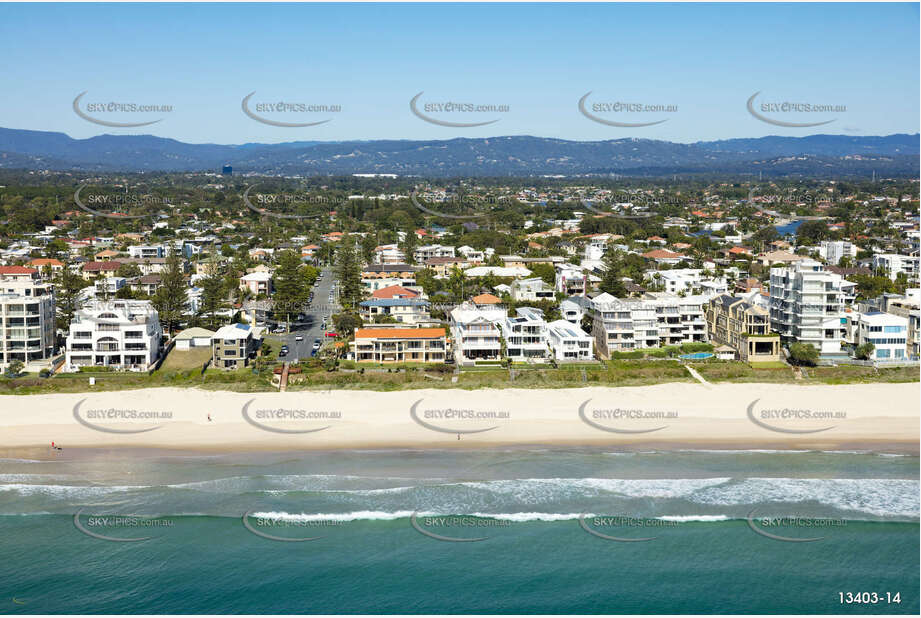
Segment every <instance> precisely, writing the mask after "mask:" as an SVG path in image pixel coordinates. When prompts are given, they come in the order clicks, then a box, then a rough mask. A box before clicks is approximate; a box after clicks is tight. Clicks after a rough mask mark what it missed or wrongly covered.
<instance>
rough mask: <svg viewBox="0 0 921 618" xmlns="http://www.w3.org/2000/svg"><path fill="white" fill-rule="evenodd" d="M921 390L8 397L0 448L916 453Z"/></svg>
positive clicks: (734, 387) (688, 387) (191, 392)
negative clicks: (496, 448) (530, 447)
mask: <svg viewBox="0 0 921 618" xmlns="http://www.w3.org/2000/svg"><path fill="white" fill-rule="evenodd" d="M918 401H919V391H918V384H917V383H908V384H866V385H841V386H814V385H810V386H796V385H776V384H727V385H713V386H705V385H699V384H663V385H657V386H642V387H622V388H579V389H554V390H514V389H504V390H476V391H462V390H414V391H399V392H390V393H382V392H367V391H344V390H343V391H332V392H311V393H232V392H220V391H202V390H195V389H173V388H163V389H144V390H133V391H122V392H105V393H80V394H58V395H32V396H4V397H2V398H0V452H2V453H3V454H4V455H5V456H11V454H12V453H20V454H21V453H23V452H24V451H29V452H30V453H31V454H32V456H37V457H41V456H43V455H44V454H45V453H46V452H47V453H52V451H51V448H50V443H51V442H52V441H54V442H55V444H56V445H60V446H62V447H63V448H65V449H68V448H82V447H87V448H108V447H128V448H157V449H176V450H185V451H222V452H226V451H244V450H277V451H283V450H304V449H378V448H465V447H466V448H482V447H487V446H500V445H503V446H507V445H541V444H547V445H584V446H592V445H599V446H600V445H605V446H612V447H618V446H622V447H625V448H634V449H635V448H643V447H650V448H657V449H669V448H672V449H681V448H718V449H754V448H764V449H814V450H835V449H868V450H875V451H880V452H899V453H914V454H917V453H918V444H919V442H918V435H919V409H918Z"/></svg>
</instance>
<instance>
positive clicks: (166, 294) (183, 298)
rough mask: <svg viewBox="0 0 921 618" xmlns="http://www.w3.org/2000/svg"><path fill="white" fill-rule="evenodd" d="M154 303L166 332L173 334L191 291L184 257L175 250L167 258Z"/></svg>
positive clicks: (183, 312) (180, 319)
mask: <svg viewBox="0 0 921 618" xmlns="http://www.w3.org/2000/svg"><path fill="white" fill-rule="evenodd" d="M152 300H153V305H154V307H155V308H156V310H157V312H158V313H159V314H160V322H161V323H162V324H163V326H164V327H166V332H167V333H168V334H169V335H172V333H173V329H174V328H176V327H177V326H179V324H180V322H181V321H182V318H183V316H184V314H185V311H186V305H187V303H188V301H189V291H188V287H187V286H186V281H185V275H184V274H183V272H182V258H180V257H179V253H178V252H177V251H173V252H171V253H170V254H169V256H168V257H167V258H166V270H164V271H163V273H162V276H161V281H160V287H159V288H157V291H156V293H155V294H154V296H153V299H152Z"/></svg>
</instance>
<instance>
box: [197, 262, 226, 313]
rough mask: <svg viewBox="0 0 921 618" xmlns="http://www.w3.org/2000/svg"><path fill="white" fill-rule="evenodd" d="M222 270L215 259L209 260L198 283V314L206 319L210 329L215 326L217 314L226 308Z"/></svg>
mask: <svg viewBox="0 0 921 618" xmlns="http://www.w3.org/2000/svg"><path fill="white" fill-rule="evenodd" d="M222 270H223V269H222V268H221V265H220V262H219V261H218V260H217V259H211V260H209V261H208V272H207V275H206V276H205V278H204V279H202V280H201V283H200V285H201V288H202V293H201V304H200V305H199V309H198V313H199V315H204V316H207V317H208V322H207V323H208V326H209V327H211V328H214V327H215V326H216V322H217V314H218V313H220V312H221V311H223V310H224V309H226V308H227V307H228V303H227V287H226V285H225V280H224V277H225V273H224V272H222Z"/></svg>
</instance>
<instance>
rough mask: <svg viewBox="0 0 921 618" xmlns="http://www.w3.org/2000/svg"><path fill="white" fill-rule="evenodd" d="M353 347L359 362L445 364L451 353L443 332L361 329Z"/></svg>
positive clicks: (440, 330) (355, 357)
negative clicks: (448, 353) (448, 354)
mask: <svg viewBox="0 0 921 618" xmlns="http://www.w3.org/2000/svg"><path fill="white" fill-rule="evenodd" d="M349 345H350V347H351V352H352V358H353V359H355V360H356V361H358V362H362V361H365V362H369V361H370V362H375V363H443V362H444V361H445V359H446V358H447V356H446V355H447V352H448V343H447V337H446V335H445V329H443V328H359V329H357V330H356V331H355V339H354V340H353V341H352V342H351V343H350V344H349Z"/></svg>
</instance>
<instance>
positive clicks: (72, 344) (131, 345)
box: [65, 300, 163, 371]
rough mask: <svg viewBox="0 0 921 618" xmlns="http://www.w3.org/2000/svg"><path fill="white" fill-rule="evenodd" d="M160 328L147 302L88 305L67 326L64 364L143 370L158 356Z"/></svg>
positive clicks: (123, 301) (125, 301) (154, 311)
mask: <svg viewBox="0 0 921 618" xmlns="http://www.w3.org/2000/svg"><path fill="white" fill-rule="evenodd" d="M162 338H163V329H162V328H161V327H160V316H159V314H158V313H157V310H156V309H154V308H153V305H152V304H151V303H150V301H146V300H116V301H108V302H95V303H90V305H89V306H88V307H86V308H83V309H81V310H79V311H78V312H77V313H76V315H75V316H74V319H73V321H72V322H71V323H70V332H69V334H68V335H67V343H66V346H65V363H66V365H67V367H68V368H71V369H75V368H76V367H83V366H89V365H97V366H104V367H117V368H119V369H132V370H137V371H146V370H147V369H148V368H149V367H150V365H151V364H152V363H154V362H155V361H156V360H157V358H158V357H159V355H160V341H161V339H162Z"/></svg>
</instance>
